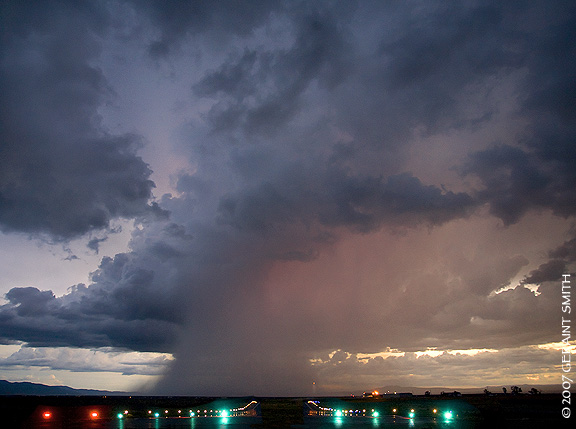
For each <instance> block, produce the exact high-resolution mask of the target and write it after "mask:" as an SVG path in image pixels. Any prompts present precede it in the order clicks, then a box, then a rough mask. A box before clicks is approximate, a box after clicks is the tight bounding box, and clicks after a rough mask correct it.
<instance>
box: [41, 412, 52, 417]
mask: <svg viewBox="0 0 576 429" xmlns="http://www.w3.org/2000/svg"><path fill="white" fill-rule="evenodd" d="M42 417H44V418H45V419H49V418H52V413H51V412H50V411H46V412H45V413H44V414H42Z"/></svg>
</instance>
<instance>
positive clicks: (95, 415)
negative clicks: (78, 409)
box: [90, 411, 98, 419]
mask: <svg viewBox="0 0 576 429" xmlns="http://www.w3.org/2000/svg"><path fill="white" fill-rule="evenodd" d="M90 417H92V418H93V419H97V418H98V413H97V412H96V411H92V412H91V413H90Z"/></svg>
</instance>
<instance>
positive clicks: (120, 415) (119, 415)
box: [116, 413, 124, 419]
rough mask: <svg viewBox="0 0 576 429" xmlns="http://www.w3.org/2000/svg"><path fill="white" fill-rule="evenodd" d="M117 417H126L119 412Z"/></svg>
mask: <svg viewBox="0 0 576 429" xmlns="http://www.w3.org/2000/svg"><path fill="white" fill-rule="evenodd" d="M116 417H118V418H119V419H122V418H123V417H124V415H123V414H122V413H118V414H117V415H116Z"/></svg>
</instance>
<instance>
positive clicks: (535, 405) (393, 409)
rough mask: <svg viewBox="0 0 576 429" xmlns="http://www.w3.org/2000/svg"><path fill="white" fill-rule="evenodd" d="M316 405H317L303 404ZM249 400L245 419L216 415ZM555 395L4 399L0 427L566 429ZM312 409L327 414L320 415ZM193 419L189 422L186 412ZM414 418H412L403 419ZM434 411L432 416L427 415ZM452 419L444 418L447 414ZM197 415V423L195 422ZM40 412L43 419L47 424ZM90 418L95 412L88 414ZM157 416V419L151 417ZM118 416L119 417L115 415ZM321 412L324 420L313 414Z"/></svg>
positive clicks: (568, 423) (0, 401) (0, 405)
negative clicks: (48, 414) (311, 405)
mask: <svg viewBox="0 0 576 429" xmlns="http://www.w3.org/2000/svg"><path fill="white" fill-rule="evenodd" d="M309 400H315V401H318V402H317V407H316V408H315V407H312V408H310V407H309V406H308V405H307V403H308V401H309ZM251 401H257V402H258V405H257V406H254V405H252V406H251V407H250V408H248V410H249V411H250V412H249V413H245V414H243V415H240V414H241V413H239V414H237V416H222V415H221V413H222V411H221V410H224V409H226V410H227V411H226V412H227V413H229V411H228V410H231V409H238V408H239V407H243V406H245V405H246V404H250V403H251ZM564 406H565V405H563V404H562V398H561V396H560V394H542V395H502V394H501V395H495V396H486V395H464V396H462V397H457V398H450V397H441V396H426V397H424V396H414V397H407V398H385V399H366V398H332V397H331V398H206V397H202V398H198V397H142V396H133V397H118V396H112V397H106V396H77V397H70V396H60V397H59V396H3V397H0V427H1V428H14V429H18V428H22V429H28V428H45V429H65V428H91V429H131V428H133V429H138V428H150V429H152V428H153V429H161V428H195V429H201V428H228V427H229V429H235V428H243V427H245V428H348V427H351V428H355V427H358V428H361V427H366V428H368V427H370V428H374V427H422V428H457V429H460V428H466V429H467V428H484V427H487V428H488V427H489V428H494V427H497V428H498V427H502V428H517V427H522V428H557V427H573V423H574V422H573V421H572V420H573V419H574V418H576V416H575V417H573V418H570V419H565V418H563V417H562V408H563V407H564ZM318 407H322V408H323V409H325V410H330V409H331V411H326V412H323V413H319V412H317V411H318V409H319V408H318ZM191 410H193V412H194V413H195V414H194V416H193V417H192V418H190V411H191ZM412 410H413V412H414V417H413V418H410V416H409V414H410V413H411V412H412ZM433 410H436V413H434V411H433ZM448 410H449V411H452V417H451V418H450V419H446V418H445V417H444V415H445V413H446V412H447V411H448ZM198 411H199V412H200V417H199V416H198ZM45 413H50V417H49V418H46V417H45V416H44V414H45ZM94 413H96V414H94ZM155 413H158V417H155ZM119 414H122V417H121V418H120V417H119ZM320 414H324V415H320Z"/></svg>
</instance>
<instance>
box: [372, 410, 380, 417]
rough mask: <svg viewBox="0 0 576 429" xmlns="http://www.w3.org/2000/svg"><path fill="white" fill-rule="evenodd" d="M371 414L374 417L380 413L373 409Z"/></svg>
mask: <svg viewBox="0 0 576 429" xmlns="http://www.w3.org/2000/svg"><path fill="white" fill-rule="evenodd" d="M372 415H373V416H374V417H378V416H379V415H380V413H379V412H378V411H374V412H373V413H372Z"/></svg>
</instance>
